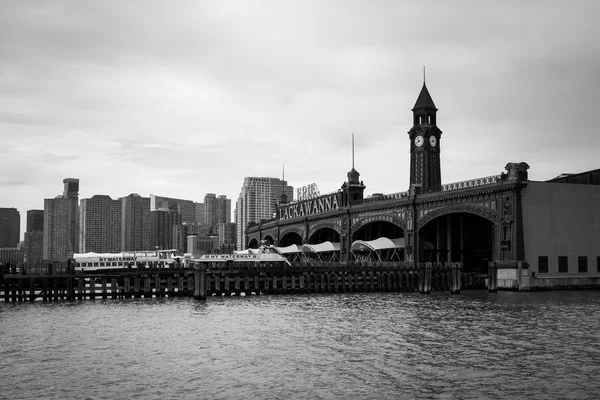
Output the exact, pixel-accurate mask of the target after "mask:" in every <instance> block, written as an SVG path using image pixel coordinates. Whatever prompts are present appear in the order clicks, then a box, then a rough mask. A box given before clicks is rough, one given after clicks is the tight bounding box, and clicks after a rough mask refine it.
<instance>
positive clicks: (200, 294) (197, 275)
mask: <svg viewBox="0 0 600 400" xmlns="http://www.w3.org/2000/svg"><path fill="white" fill-rule="evenodd" d="M194 280H195V282H194V283H195V284H194V299H196V300H206V267H205V266H204V265H200V266H199V268H198V269H196V270H194Z"/></svg>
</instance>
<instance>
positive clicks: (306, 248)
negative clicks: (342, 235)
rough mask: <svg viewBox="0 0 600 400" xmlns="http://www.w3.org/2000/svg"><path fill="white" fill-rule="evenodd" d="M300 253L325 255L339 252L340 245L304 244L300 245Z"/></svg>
mask: <svg viewBox="0 0 600 400" xmlns="http://www.w3.org/2000/svg"><path fill="white" fill-rule="evenodd" d="M302 251H303V252H304V253H325V252H328V251H340V244H339V243H337V242H336V243H333V242H323V243H319V244H305V245H302Z"/></svg>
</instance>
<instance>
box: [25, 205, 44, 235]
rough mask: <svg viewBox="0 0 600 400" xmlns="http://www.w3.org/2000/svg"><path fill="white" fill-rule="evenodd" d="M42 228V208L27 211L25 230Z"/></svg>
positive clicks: (41, 229) (39, 229)
mask: <svg viewBox="0 0 600 400" xmlns="http://www.w3.org/2000/svg"><path fill="white" fill-rule="evenodd" d="M43 230H44V210H28V211H27V230H26V232H33V231H43Z"/></svg>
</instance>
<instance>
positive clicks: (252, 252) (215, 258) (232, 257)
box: [189, 244, 292, 266]
mask: <svg viewBox="0 0 600 400" xmlns="http://www.w3.org/2000/svg"><path fill="white" fill-rule="evenodd" d="M189 261H190V262H193V263H194V264H201V263H215V262H216V263H226V262H230V263H236V262H251V263H256V264H258V265H260V266H262V265H264V264H265V263H272V264H275V265H277V264H283V265H286V266H291V265H292V264H291V263H290V262H289V261H288V259H287V258H286V257H285V256H284V255H283V254H281V253H280V252H279V250H277V248H276V247H275V246H270V245H264V244H263V245H261V246H260V247H259V248H258V249H247V250H242V251H234V252H233V254H203V255H202V256H200V257H199V258H192V259H191V260H189Z"/></svg>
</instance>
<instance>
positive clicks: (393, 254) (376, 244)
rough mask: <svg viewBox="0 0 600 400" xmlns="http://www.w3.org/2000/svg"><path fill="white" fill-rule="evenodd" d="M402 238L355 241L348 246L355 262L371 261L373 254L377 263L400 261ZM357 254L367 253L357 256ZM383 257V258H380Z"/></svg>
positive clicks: (402, 245) (402, 246) (402, 248)
mask: <svg viewBox="0 0 600 400" xmlns="http://www.w3.org/2000/svg"><path fill="white" fill-rule="evenodd" d="M403 250H404V238H397V239H389V238H386V237H380V238H377V239H375V240H368V241H366V240H355V241H354V242H352V245H351V246H350V251H351V252H352V254H353V255H354V259H355V260H369V261H370V260H371V255H372V254H375V255H376V257H377V261H402V253H403ZM357 253H367V254H365V255H363V254H357ZM382 255H383V257H382Z"/></svg>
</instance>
